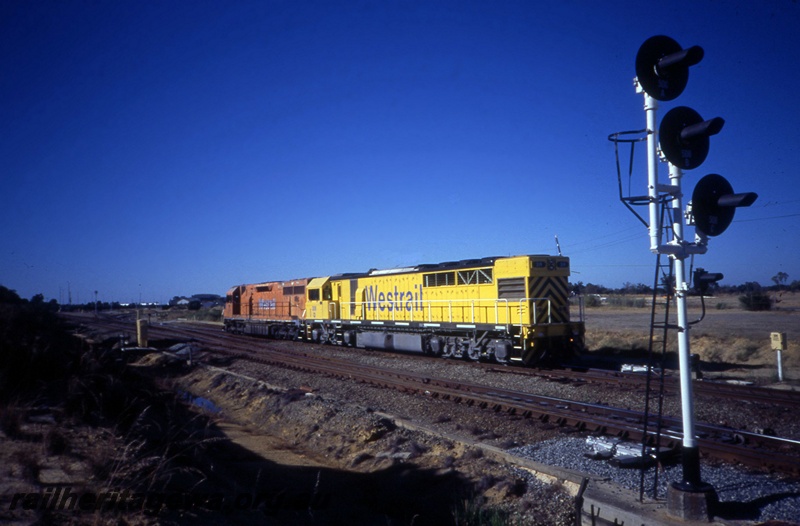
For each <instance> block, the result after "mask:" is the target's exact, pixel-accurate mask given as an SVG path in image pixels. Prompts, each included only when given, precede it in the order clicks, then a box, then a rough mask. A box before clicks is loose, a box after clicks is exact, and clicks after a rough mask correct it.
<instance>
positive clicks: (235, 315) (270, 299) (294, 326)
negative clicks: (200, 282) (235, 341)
mask: <svg viewBox="0 0 800 526" xmlns="http://www.w3.org/2000/svg"><path fill="white" fill-rule="evenodd" d="M309 281H310V280H308V279H295V280H291V281H271V282H266V283H255V284H252V285H238V286H236V287H233V288H232V289H231V290H229V291H228V294H227V297H226V301H225V311H224V319H225V330H226V331H229V332H235V333H239V334H257V335H260V336H269V337H271V338H281V339H295V338H298V337H299V336H300V335H301V334H302V321H303V314H304V311H305V308H306V285H308V282H309Z"/></svg>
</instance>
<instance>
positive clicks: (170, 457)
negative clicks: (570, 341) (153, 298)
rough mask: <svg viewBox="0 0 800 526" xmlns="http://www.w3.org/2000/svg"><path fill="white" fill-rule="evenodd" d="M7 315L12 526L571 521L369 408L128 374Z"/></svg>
mask: <svg viewBox="0 0 800 526" xmlns="http://www.w3.org/2000/svg"><path fill="white" fill-rule="evenodd" d="M0 305H2V306H1V307H0V313H1V314H2V316H0V317H1V318H2V319H0V336H1V337H2V348H0V375H2V379H3V380H4V381H3V384H2V391H1V392H0V395H1V398H0V442H2V448H0V450H1V451H0V465H3V466H5V467H4V469H3V470H2V471H0V488H2V489H0V521H2V522H4V523H10V524H14V523H17V524H30V523H40V524H48V523H53V524H55V523H71V524H89V523H91V524H111V523H113V524H175V523H181V524H184V523H195V522H197V523H200V522H203V523H220V522H226V523H239V524H250V523H258V524H288V523H292V524H338V523H342V522H348V523H352V524H372V523H380V524H416V525H421V524H479V523H485V521H486V520H491V521H492V523H494V524H504V523H505V524H545V523H546V524H568V523H571V521H572V520H574V519H573V518H572V517H573V515H572V514H571V513H572V504H571V502H570V500H569V497H568V496H566V495H565V494H560V493H559V492H558V491H557V490H553V489H551V488H544V489H535V488H531V487H525V485H524V484H523V483H522V482H521V481H520V479H519V478H515V477H514V476H513V474H511V475H510V474H509V473H508V472H507V471H504V470H503V469H502V466H499V465H498V463H497V462H495V461H492V460H490V459H486V458H482V455H481V454H480V452H475V451H470V450H465V449H464V448H463V446H461V445H458V444H455V443H451V442H448V441H447V440H442V439H437V438H431V437H430V436H426V435H424V434H419V433H415V432H413V431H409V430H407V429H401V428H398V427H396V426H395V425H394V424H393V423H392V422H391V420H390V419H387V418H385V417H383V416H380V415H378V414H377V413H376V412H374V411H372V410H370V409H368V408H364V407H361V406H358V405H355V404H352V403H344V402H340V401H336V400H325V399H323V398H322V397H320V396H317V395H316V394H314V395H311V394H309V393H308V390H307V389H302V388H289V389H286V388H283V387H275V388H273V387H268V386H265V385H264V384H263V383H259V382H257V381H256V382H253V381H250V380H245V379H242V378H237V377H236V376H232V375H230V374H228V373H221V372H220V373H217V374H212V373H210V372H209V370H208V369H206V368H204V367H186V365H185V362H184V361H182V360H175V359H166V358H165V357H164V355H161V354H151V355H147V356H143V357H139V359H138V360H136V361H135V362H131V361H130V360H131V359H132V357H130V356H128V355H126V354H125V353H122V352H121V350H120V349H119V337H118V334H108V337H105V336H103V335H102V334H98V333H87V332H85V330H84V331H80V330H75V328H74V327H69V326H66V325H64V324H63V323H62V322H60V321H59V318H58V317H57V316H56V313H55V312H53V311H52V310H51V309H49V305H46V304H38V305H35V304H32V303H31V302H24V301H19V302H12V303H9V302H5V303H2V304H0ZM20 327H26V330H24V331H23V330H19V328H20ZM28 331H33V334H31V333H30V332H28ZM81 332H82V333H81ZM76 334H77V336H78V337H76ZM159 343H162V344H163V345H162V346H163V347H166V346H168V345H170V344H172V343H174V342H166V341H164V342H151V344H155V345H156V346H158V344H159ZM189 393H192V394H189ZM204 395H205V396H204ZM212 395H213V396H212ZM199 397H202V398H199ZM206 397H207V398H208V399H213V402H214V403H213V404H212V403H210V402H209V400H208V399H206ZM265 449H269V450H271V451H263V450H265ZM276 452H278V453H277V454H276ZM262 453H263V454H262ZM287 459H288V460H287ZM467 465H469V466H470V467H469V469H467ZM538 492H541V493H542V494H541V495H540V494H539V493H538ZM523 494H524V495H525V498H526V500H525V501H524V502H523V501H522V499H520V496H521V495H523ZM545 494H546V495H545ZM556 497H557V498H556ZM509 501H513V502H514V503H516V504H519V503H523V507H522V509H523V512H522V513H521V512H520V511H519V506H516V507H514V506H509V505H508V502H509ZM554 501H559V502H561V505H560V506H556V507H553V506H552V503H553V502H554ZM540 503H547V504H548V505H547V506H541V504H540ZM540 506H541V509H540ZM545 508H546V509H545ZM554 508H555V509H556V510H557V511H553V509H554ZM525 516H527V518H526V517H525Z"/></svg>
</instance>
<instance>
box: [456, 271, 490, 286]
mask: <svg viewBox="0 0 800 526" xmlns="http://www.w3.org/2000/svg"><path fill="white" fill-rule="evenodd" d="M491 282H492V269H490V268H483V269H476V270H459V271H458V284H459V285H486V284H488V283H491Z"/></svg>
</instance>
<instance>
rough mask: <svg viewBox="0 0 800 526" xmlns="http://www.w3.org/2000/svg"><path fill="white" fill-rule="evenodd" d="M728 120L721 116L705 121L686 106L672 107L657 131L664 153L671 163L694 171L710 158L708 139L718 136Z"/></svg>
mask: <svg viewBox="0 0 800 526" xmlns="http://www.w3.org/2000/svg"><path fill="white" fill-rule="evenodd" d="M723 124H725V121H724V120H723V119H722V118H720V117H715V118H713V119H711V120H708V121H704V120H703V118H702V117H701V116H700V114H699V113H697V112H696V111H694V110H693V109H692V108H688V107H686V106H678V107H676V108H672V109H671V110H669V111H668V112H667V114H666V115H664V118H663V119H661V126H659V129H658V135H659V143H660V145H661V152H662V153H663V154H664V157H666V158H667V160H668V161H669V162H671V163H672V164H674V165H675V166H678V167H679V168H683V169H685V170H691V169H692V168H697V167H698V166H700V165H701V164H703V161H705V160H706V157H707V156H708V147H709V140H708V138H709V136H711V135H715V134H717V133H719V131H720V130H721V129H722V126H723Z"/></svg>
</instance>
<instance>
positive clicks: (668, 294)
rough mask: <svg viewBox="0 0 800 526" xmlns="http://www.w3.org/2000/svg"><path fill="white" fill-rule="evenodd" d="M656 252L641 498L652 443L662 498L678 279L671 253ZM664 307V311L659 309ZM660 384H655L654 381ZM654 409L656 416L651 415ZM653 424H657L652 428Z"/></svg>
mask: <svg viewBox="0 0 800 526" xmlns="http://www.w3.org/2000/svg"><path fill="white" fill-rule="evenodd" d="M661 256H662V255H661V254H657V255H656V271H655V277H654V279H653V297H652V303H651V311H650V338H649V343H648V349H647V372H646V382H645V403H644V418H643V429H642V466H641V475H640V480H639V500H640V501H641V500H643V499H644V494H645V474H646V471H647V467H648V466H647V464H648V463H647V462H646V459H647V456H648V447H653V448H655V449H654V451H655V458H656V468H655V470H654V474H653V486H652V497H653V498H654V499H657V498H658V472H659V466H658V453H659V449H658V448H659V443H660V442H661V422H662V414H663V409H664V370H665V365H666V356H667V336H668V335H669V329H670V328H674V325H670V304H671V302H672V299H673V297H674V291H675V279H674V276H675V275H674V272H673V260H672V258H670V257H667V263H664V262H662V259H661ZM659 311H660V312H659ZM654 383H655V384H656V385H655V386H654V385H653V384H654ZM653 406H655V408H654V407H653ZM651 411H654V412H655V414H654V415H653V417H654V418H651ZM651 428H654V429H653V430H652V432H651Z"/></svg>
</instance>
